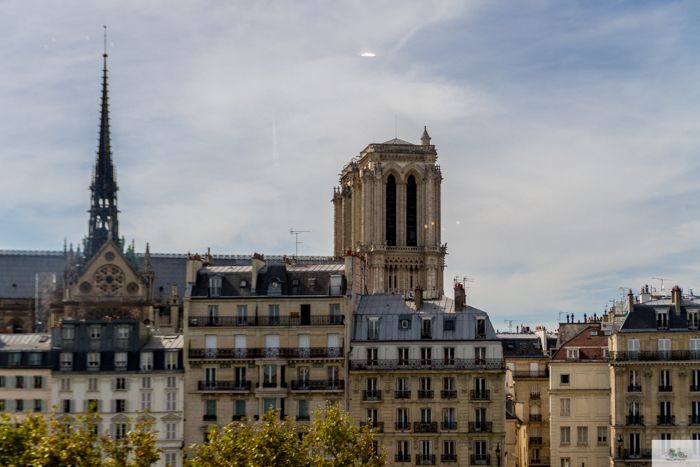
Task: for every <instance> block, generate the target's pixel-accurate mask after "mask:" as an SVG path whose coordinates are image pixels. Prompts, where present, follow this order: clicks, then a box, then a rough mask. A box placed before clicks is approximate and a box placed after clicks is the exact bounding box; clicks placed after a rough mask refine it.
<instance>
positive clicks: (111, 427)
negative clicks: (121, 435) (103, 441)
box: [109, 423, 117, 439]
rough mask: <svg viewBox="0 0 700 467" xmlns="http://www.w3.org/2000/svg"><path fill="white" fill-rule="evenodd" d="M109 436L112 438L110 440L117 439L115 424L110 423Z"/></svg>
mask: <svg viewBox="0 0 700 467" xmlns="http://www.w3.org/2000/svg"><path fill="white" fill-rule="evenodd" d="M109 435H110V436H111V437H112V439H116V437H117V425H116V424H114V423H110V425H109Z"/></svg>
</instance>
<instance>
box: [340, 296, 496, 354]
mask: <svg viewBox="0 0 700 467" xmlns="http://www.w3.org/2000/svg"><path fill="white" fill-rule="evenodd" d="M370 318H379V319H380V325H379V339H378V341H379V342H382V341H384V342H387V341H401V342H409V341H418V342H426V340H425V339H421V322H420V320H421V318H432V319H433V321H432V331H433V337H432V339H431V341H441V340H443V341H444V340H449V341H454V340H462V341H463V340H472V339H476V319H477V318H483V319H485V325H486V337H485V338H481V339H479V340H481V341H483V340H496V339H498V338H497V336H496V333H495V332H494V330H493V326H492V325H491V321H490V320H489V317H488V315H487V314H486V312H485V311H482V310H479V309H477V308H474V307H472V306H468V307H466V308H465V309H463V310H462V311H455V306H454V300H452V299H450V298H447V297H445V296H444V295H442V296H441V297H440V298H439V299H436V300H425V301H424V302H423V304H422V306H421V307H420V309H418V310H416V303H415V302H414V301H410V300H405V299H404V297H403V296H402V295H391V294H377V295H365V296H363V297H362V299H361V301H360V304H359V306H358V309H357V312H355V314H354V315H353V318H352V319H353V326H352V338H351V340H352V341H353V342H365V341H366V342H376V341H375V340H372V341H370V340H369V339H368V336H369V334H368V329H369V319H370ZM402 321H408V328H404V327H402V325H403V324H402ZM447 321H452V322H453V323H452V324H453V327H454V330H453V331H450V330H445V322H447ZM427 342H430V341H427Z"/></svg>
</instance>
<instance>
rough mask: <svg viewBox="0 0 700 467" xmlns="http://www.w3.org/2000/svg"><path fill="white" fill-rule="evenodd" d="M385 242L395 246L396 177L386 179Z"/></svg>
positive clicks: (390, 176) (391, 176)
mask: <svg viewBox="0 0 700 467" xmlns="http://www.w3.org/2000/svg"><path fill="white" fill-rule="evenodd" d="M386 244H387V245H388V246H396V179H395V178H394V176H393V175H389V178H388V179H387V180H386Z"/></svg>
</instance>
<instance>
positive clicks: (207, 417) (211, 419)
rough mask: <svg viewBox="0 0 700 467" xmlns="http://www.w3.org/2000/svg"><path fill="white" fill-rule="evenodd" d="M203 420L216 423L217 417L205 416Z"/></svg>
mask: <svg viewBox="0 0 700 467" xmlns="http://www.w3.org/2000/svg"><path fill="white" fill-rule="evenodd" d="M202 420H203V421H205V422H215V421H216V415H205V416H204V417H202Z"/></svg>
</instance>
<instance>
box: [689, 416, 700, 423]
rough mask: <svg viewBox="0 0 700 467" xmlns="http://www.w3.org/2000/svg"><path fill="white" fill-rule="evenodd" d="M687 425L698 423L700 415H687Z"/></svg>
mask: <svg viewBox="0 0 700 467" xmlns="http://www.w3.org/2000/svg"><path fill="white" fill-rule="evenodd" d="M688 425H700V415H688Z"/></svg>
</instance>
